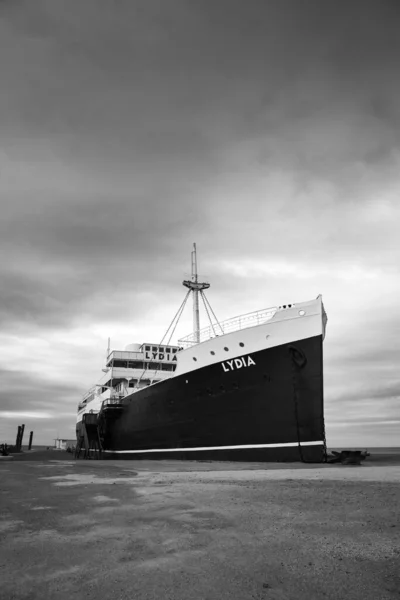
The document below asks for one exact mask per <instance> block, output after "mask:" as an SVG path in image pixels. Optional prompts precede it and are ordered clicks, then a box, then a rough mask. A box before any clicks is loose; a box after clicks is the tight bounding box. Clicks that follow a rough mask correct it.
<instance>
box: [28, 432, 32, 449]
mask: <svg viewBox="0 0 400 600" xmlns="http://www.w3.org/2000/svg"><path fill="white" fill-rule="evenodd" d="M32 439H33V431H31V432H30V434H29V446H28V450H31V449H32Z"/></svg>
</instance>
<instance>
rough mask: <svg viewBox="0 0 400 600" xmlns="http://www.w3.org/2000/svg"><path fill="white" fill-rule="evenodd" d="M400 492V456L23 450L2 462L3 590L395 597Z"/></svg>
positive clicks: (112, 597)
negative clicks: (215, 459) (143, 455)
mask: <svg viewBox="0 0 400 600" xmlns="http://www.w3.org/2000/svg"><path fill="white" fill-rule="evenodd" d="M19 458H20V459H19ZM21 458H22V459H21ZM26 459H30V460H26ZM399 500H400V460H399V457H397V458H396V457H390V456H387V457H380V458H376V459H374V457H371V459H367V461H365V463H363V465H362V466H337V465H302V464H295V465H276V464H275V465H269V464H255V463H253V464H238V463H211V462H189V463H180V462H177V461H135V462H133V461H132V462H131V461H129V462H128V461H120V462H117V461H115V462H114V461H104V462H103V461H95V460H92V461H83V460H81V461H74V460H73V459H71V458H70V455H68V454H65V453H56V452H47V454H46V453H36V454H35V455H34V453H32V454H30V455H29V456H27V455H26V456H25V457H15V460H10V461H0V600H47V599H49V600H50V599H51V600H64V599H65V600H67V599H68V600H71V599H74V598H76V599H81V598H82V599H86V600H92V599H93V600H94V599H96V600H133V599H135V600H136V599H137V600H145V599H146V600H147V599H149V600H150V599H157V600H158V599H166V600H169V599H170V600H190V599H196V600H202V599H206V600H217V599H218V600H220V599H221V600H222V599H225V598H230V599H231V598H233V599H238V600H247V599H249V600H250V599H251V600H284V599H285V600H286V599H290V600H292V599H293V600H314V599H315V600H321V599H323V600H324V599H326V600H328V599H335V600H336V599H342V598H346V600H353V599H354V600H380V599H382V600H386V599H388V600H389V599H394V598H396V599H399V598H400V518H399Z"/></svg>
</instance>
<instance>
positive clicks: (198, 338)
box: [178, 306, 278, 348]
mask: <svg viewBox="0 0 400 600" xmlns="http://www.w3.org/2000/svg"><path fill="white" fill-rule="evenodd" d="M277 310H278V308H277V307H276V306H275V307H273V308H265V309H262V310H256V311H255V312H251V313H246V314H244V315H240V316H238V317H233V318H232V319H227V320H226V321H222V322H221V323H215V324H214V325H213V326H211V325H210V326H209V327H205V328H204V329H200V331H198V332H197V335H196V334H195V333H191V334H189V335H186V336H185V337H183V338H181V339H180V340H178V344H179V345H180V346H183V348H190V347H191V346H193V345H195V344H199V343H200V344H201V343H202V342H206V341H207V340H210V339H211V338H214V337H218V336H220V335H225V334H226V333H232V332H233V331H239V330H240V329H246V328H247V327H256V326H257V325H262V324H263V323H265V322H266V321H269V319H272V317H273V316H274V314H275V313H276V311H277Z"/></svg>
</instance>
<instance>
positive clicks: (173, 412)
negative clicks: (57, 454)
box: [76, 244, 327, 463]
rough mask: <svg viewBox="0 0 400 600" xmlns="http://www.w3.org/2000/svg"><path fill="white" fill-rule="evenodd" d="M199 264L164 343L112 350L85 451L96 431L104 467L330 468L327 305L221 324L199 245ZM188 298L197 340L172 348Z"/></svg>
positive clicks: (80, 423)
mask: <svg viewBox="0 0 400 600" xmlns="http://www.w3.org/2000/svg"><path fill="white" fill-rule="evenodd" d="M191 258H192V260H191V267H192V269H191V277H190V278H189V279H186V280H184V281H183V285H184V286H185V287H186V288H187V290H188V291H187V293H186V296H185V299H184V301H183V303H182V305H181V306H180V308H179V310H178V313H177V314H176V315H175V317H174V320H173V321H172V323H171V325H170V327H169V329H168V330H167V334H168V335H167V334H166V335H165V336H164V337H163V339H162V341H161V343H150V342H144V343H133V344H129V345H128V346H127V347H126V348H125V349H124V350H111V349H110V341H109V344H108V348H107V352H106V362H105V367H104V368H103V375H102V377H101V378H100V380H99V381H98V383H97V384H96V385H95V386H94V387H92V388H91V389H90V390H89V391H88V392H87V393H86V394H85V395H84V397H83V398H82V400H81V401H80V402H79V404H78V414H77V423H76V434H77V444H78V446H79V447H82V444H84V443H85V439H86V442H87V445H90V440H89V438H88V435H87V433H86V432H85V423H86V424H88V423H89V422H90V423H92V425H93V423H94V424H95V427H96V432H97V434H96V435H98V444H97V447H98V449H99V451H101V455H102V456H103V457H105V458H114V459H115V458H121V459H135V460H138V459H177V460H211V461H220V460H221V461H251V462H253V461H260V462H269V461H278V462H279V461H283V462H284V461H303V462H315V463H318V462H324V461H326V456H327V454H326V439H325V425H324V386H323V341H324V338H325V331H326V325H327V315H326V312H325V309H324V305H323V302H322V296H321V295H319V296H318V297H317V298H315V299H313V300H309V301H305V302H300V303H289V304H284V305H281V306H275V307H272V308H267V309H262V310H257V311H254V312H250V313H246V314H242V315H240V316H236V317H233V318H230V319H228V320H225V321H222V322H220V321H218V320H217V319H216V317H215V313H214V311H213V310H212V308H211V304H210V303H209V301H208V298H207V297H206V294H205V290H206V289H208V288H209V287H210V284H209V283H208V282H204V281H203V282H201V281H199V277H198V274H197V253H196V245H195V244H194V246H193V251H192V256H191ZM190 295H191V296H192V297H193V332H192V333H191V334H189V335H187V336H185V337H183V338H181V339H179V340H178V341H177V343H176V344H171V343H170V342H171V339H172V338H171V336H172V333H173V331H175V328H176V324H177V322H178V320H179V318H180V316H181V314H182V312H183V309H184V307H185V305H186V302H187V300H188V297H189V296H190ZM200 301H203V303H204V306H205V310H206V313H207V315H208V317H209V321H210V322H209V325H208V326H207V327H204V328H203V329H200V317H199V314H200V311H199V302H200ZM171 332H172V333H171ZM166 340H167V341H166ZM89 437H90V436H89ZM95 446H96V444H95ZM89 455H90V452H89V453H88V456H89Z"/></svg>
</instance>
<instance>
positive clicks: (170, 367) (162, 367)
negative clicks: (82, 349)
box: [109, 360, 176, 371]
mask: <svg viewBox="0 0 400 600" xmlns="http://www.w3.org/2000/svg"><path fill="white" fill-rule="evenodd" d="M109 366H110V367H116V368H117V367H119V368H121V369H157V370H158V371H174V370H175V368H176V363H174V364H171V363H158V362H157V363H156V362H143V361H141V360H113V361H112V363H110V365H109Z"/></svg>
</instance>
